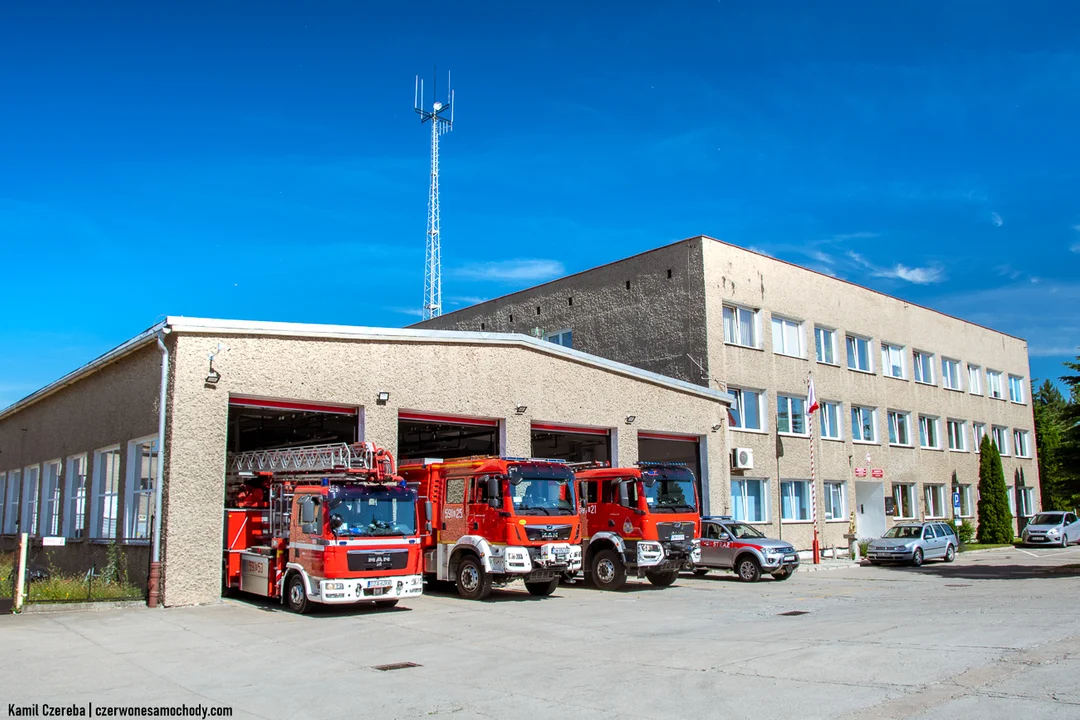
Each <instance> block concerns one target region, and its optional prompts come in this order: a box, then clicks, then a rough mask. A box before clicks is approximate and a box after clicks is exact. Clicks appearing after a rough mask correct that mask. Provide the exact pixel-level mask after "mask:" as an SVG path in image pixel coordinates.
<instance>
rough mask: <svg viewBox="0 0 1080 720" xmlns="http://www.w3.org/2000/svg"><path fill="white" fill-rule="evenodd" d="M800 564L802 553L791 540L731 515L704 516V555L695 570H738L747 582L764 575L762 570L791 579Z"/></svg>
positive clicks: (700, 573)
mask: <svg viewBox="0 0 1080 720" xmlns="http://www.w3.org/2000/svg"><path fill="white" fill-rule="evenodd" d="M798 567H799V554H798V553H797V552H795V548H794V547H792V546H791V543H789V542H786V541H784V540H773V539H772V538H767V537H765V536H764V535H762V534H761V532H759V531H758V530H757V528H755V527H753V526H751V525H747V524H746V523H741V522H738V521H736V520H732V519H731V518H730V517H727V516H711V517H703V518H701V559H700V560H699V561H697V562H695V563H694V574H695V575H704V574H705V573H707V572H709V570H713V569H717V570H734V571H735V574H736V575H738V576H739V579H740V580H742V581H744V582H755V581H757V580H760V579H761V575H762V573H768V574H769V575H772V576H773V578H775V579H776V580H787V579H788V578H789V577H791V575H792V573H794V572H795V570H796V569H797V568H798Z"/></svg>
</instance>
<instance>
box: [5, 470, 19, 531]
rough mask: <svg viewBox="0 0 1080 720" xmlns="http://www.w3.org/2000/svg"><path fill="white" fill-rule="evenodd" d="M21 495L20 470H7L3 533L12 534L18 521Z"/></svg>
mask: <svg viewBox="0 0 1080 720" xmlns="http://www.w3.org/2000/svg"><path fill="white" fill-rule="evenodd" d="M21 495H22V470H8V473H7V493H6V500H5V501H4V517H3V534H4V535H14V534H15V526H16V525H18V522H19V498H20V496H21Z"/></svg>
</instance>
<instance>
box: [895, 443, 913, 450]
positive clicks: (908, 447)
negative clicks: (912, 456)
mask: <svg viewBox="0 0 1080 720" xmlns="http://www.w3.org/2000/svg"><path fill="white" fill-rule="evenodd" d="M889 447H891V448H907V449H908V450H914V449H915V446H914V445H912V444H911V443H889Z"/></svg>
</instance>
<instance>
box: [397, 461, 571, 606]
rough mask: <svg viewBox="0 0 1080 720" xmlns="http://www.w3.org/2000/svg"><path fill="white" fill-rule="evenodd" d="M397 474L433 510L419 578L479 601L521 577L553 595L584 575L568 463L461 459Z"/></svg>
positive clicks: (421, 464) (405, 467)
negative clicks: (568, 575) (572, 575)
mask: <svg viewBox="0 0 1080 720" xmlns="http://www.w3.org/2000/svg"><path fill="white" fill-rule="evenodd" d="M401 474H402V475H403V476H404V477H405V478H406V480H408V481H409V482H410V483H412V482H416V483H418V492H419V495H420V497H421V498H425V499H427V500H428V501H429V503H430V506H431V507H432V508H433V510H432V514H429V515H427V517H426V518H425V520H427V521H429V522H431V523H432V524H434V526H435V527H436V532H435V533H434V534H432V535H431V536H429V537H428V538H426V539H425V540H424V560H423V562H424V573H425V575H426V576H427V578H428V579H429V580H436V581H452V582H454V583H455V585H456V586H457V591H458V594H460V595H461V596H462V597H463V598H466V599H469V600H481V599H483V598H485V597H487V595H488V594H489V593H490V592H491V588H492V585H500V586H501V585H505V584H507V583H509V582H512V581H513V580H516V579H518V578H521V579H522V580H524V581H525V588H526V589H527V590H528V591H529V592H530V593H531V594H533V595H541V596H543V595H550V594H551V593H552V592H554V591H555V588H556V587H558V584H559V577H560V575H561V574H562V573H564V572H577V571H578V570H580V569H581V544H580V543H581V527H580V515H579V510H578V505H577V498H576V494H575V492H574V473H573V472H572V471H571V470H570V468H569V467H568V466H567V465H566V464H565V463H561V462H558V461H546V460H535V459H525V458H498V457H482V458H462V459H457V460H449V461H447V462H439V461H421V462H418V463H417V464H413V465H403V466H402V467H401ZM427 507H428V506H427V505H425V508H427Z"/></svg>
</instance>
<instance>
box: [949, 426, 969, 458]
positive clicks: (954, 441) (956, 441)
mask: <svg viewBox="0 0 1080 720" xmlns="http://www.w3.org/2000/svg"><path fill="white" fill-rule="evenodd" d="M945 425H946V430H947V431H948V433H949V449H950V450H956V451H958V452H966V451H967V428H966V427H965V426H966V425H967V422H965V421H963V420H948V421H947V422H946V424H945Z"/></svg>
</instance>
